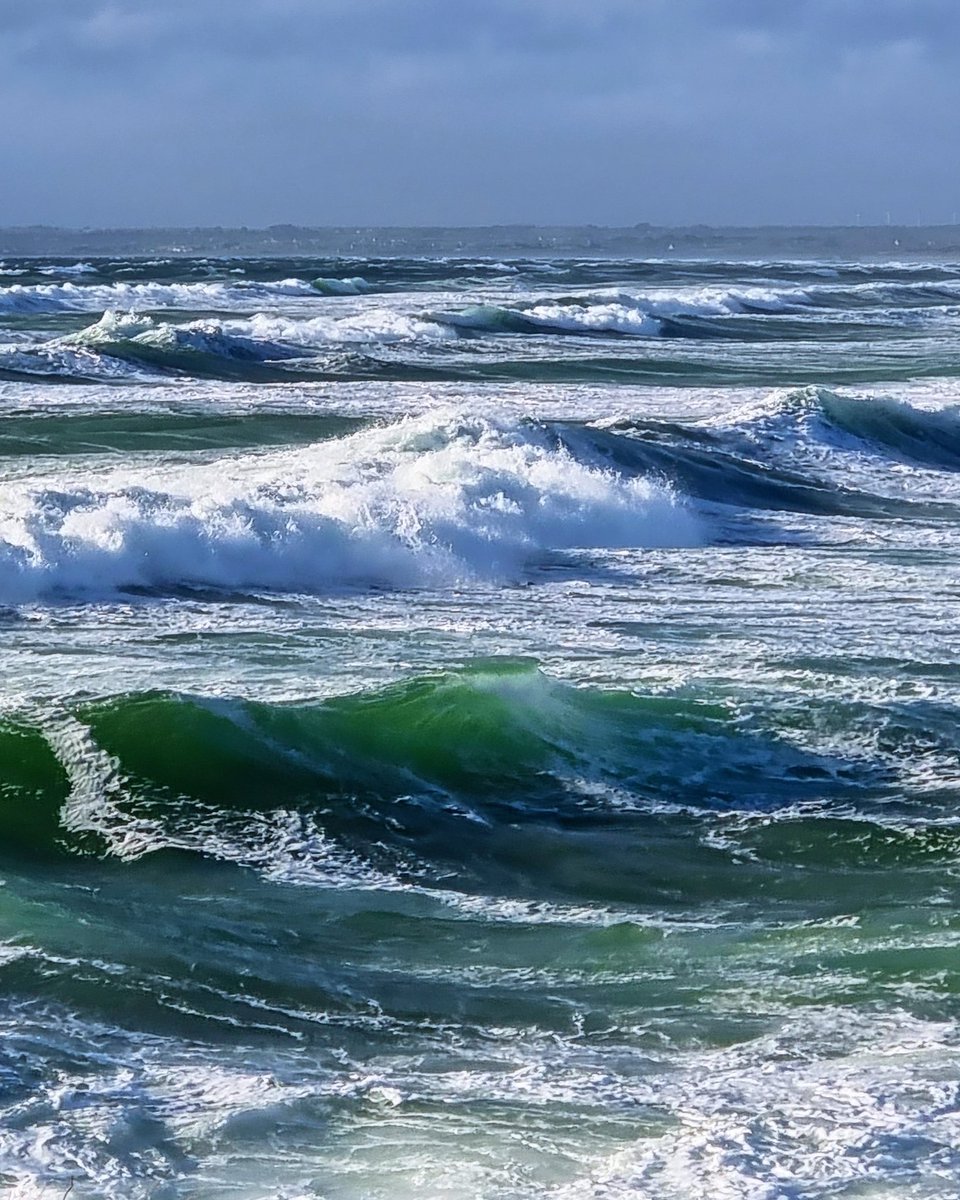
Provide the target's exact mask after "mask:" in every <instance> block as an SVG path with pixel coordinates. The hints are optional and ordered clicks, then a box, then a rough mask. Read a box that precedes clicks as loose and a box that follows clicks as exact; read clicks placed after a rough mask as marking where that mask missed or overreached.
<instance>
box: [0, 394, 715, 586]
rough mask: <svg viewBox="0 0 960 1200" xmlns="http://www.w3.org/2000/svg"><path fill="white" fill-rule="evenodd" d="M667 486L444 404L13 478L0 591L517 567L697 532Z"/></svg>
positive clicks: (395, 579) (395, 577)
mask: <svg viewBox="0 0 960 1200" xmlns="http://www.w3.org/2000/svg"><path fill="white" fill-rule="evenodd" d="M700 540H701V537H700V530H699V526H698V523H697V521H696V519H695V518H694V517H693V516H692V515H691V514H690V513H689V512H688V511H687V510H686V509H685V508H684V506H683V505H682V504H681V503H679V502H678V500H677V498H676V497H675V495H674V494H673V493H672V492H671V491H670V490H669V489H668V488H666V487H665V486H663V485H660V484H657V483H654V482H652V481H650V480H647V479H645V478H625V477H623V476H621V475H619V474H616V473H614V472H611V471H609V470H606V469H603V468H602V467H601V466H599V465H594V464H592V463H586V462H582V461H579V460H577V459H575V458H573V457H572V456H571V455H570V454H569V453H568V452H566V451H565V450H563V449H561V448H560V447H559V446H558V445H557V444H556V442H555V441H554V440H553V439H551V437H550V436H549V434H548V433H547V432H546V431H544V430H539V429H536V428H531V427H526V426H522V425H518V424H512V423H498V422H495V421H492V420H484V419H479V418H463V417H460V416H459V415H456V414H446V415H442V414H441V415H437V414H433V415H430V416H424V417H420V418H411V419H407V420H402V421H400V422H398V423H397V424H394V425H391V426H388V427H385V428H379V429H374V430H367V431H364V432H362V433H357V434H354V435H352V436H350V437H346V438H342V439H340V440H338V441H335V442H329V441H328V442H324V443H320V444H317V445H314V446H308V447H304V448H298V449H295V450H289V449H287V450H284V451H281V452H276V453H273V454H246V455H237V456H234V457H233V458H226V459H220V460H218V463H217V466H216V468H215V469H211V468H210V467H209V466H206V465H199V466H198V465H196V464H192V465H190V466H189V467H183V468H173V467H169V468H163V469H160V470H158V471H155V472H154V473H152V474H145V473H144V472H143V471H140V472H132V473H131V472H130V471H126V472H125V471H123V470H117V471H114V472H112V473H111V474H110V475H107V476H99V475H98V476H97V477H96V482H95V486H90V482H89V478H88V477H86V476H83V475H81V476H79V477H77V476H73V477H67V478H64V477H62V476H54V477H52V478H49V479H47V480H45V481H37V480H33V481H32V482H31V483H29V484H28V483H27V482H26V481H24V482H20V483H18V484H13V485H11V486H10V487H9V488H8V489H7V496H6V503H5V506H4V511H3V513H2V514H0V601H2V602H6V603H18V602H24V601H29V600H31V599H34V598H37V597H42V596H50V595H55V594H58V593H67V594H91V593H92V594H98V593H101V594H102V593H110V592H112V591H116V590H118V589H129V588H148V589H163V588H169V587H177V586H211V587H223V588H266V589H278V590H284V591H314V590H323V589H326V588H329V587H331V586H336V585H341V584H352V585H358V586H370V585H386V586H400V587H403V586H445V585H450V584H455V583H466V582H469V581H471V580H477V579H487V580H491V579H492V580H502V579H508V580H512V579H519V578H521V577H522V576H523V573H524V571H525V570H526V569H527V568H528V566H529V565H530V564H531V563H535V562H537V561H538V560H541V559H542V558H543V556H544V555H545V554H549V553H550V552H551V551H563V550H568V549H574V548H581V547H586V548H595V547H617V546H629V547H643V546H676V545H691V544H696V543H698V542H699V541H700Z"/></svg>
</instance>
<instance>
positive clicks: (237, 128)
mask: <svg viewBox="0 0 960 1200" xmlns="http://www.w3.org/2000/svg"><path fill="white" fill-rule="evenodd" d="M958 210H960V0H0V226H3V225H20V224H58V225H65V226H71V227H84V226H144V225H168V226H169V225H230V226H235V225H248V226H251V227H254V226H263V225H269V224H275V223H285V222H290V223H294V224H305V225H378V224H394V225H483V224H509V223H537V224H587V223H590V224H597V225H633V224H636V223H639V222H644V221H649V222H651V223H653V224H670V225H683V224H696V223H705V224H714V225H720V224H736V225H750V224H781V223H782V224H789V223H794V224H807V223H810V224H832V223H838V224H855V223H858V222H862V223H864V224H882V223H884V222H885V221H886V219H887V214H888V213H889V214H890V219H891V220H892V221H893V222H894V223H904V224H913V223H941V222H944V223H945V222H950V221H952V220H954V219H955V216H954V214H956V213H957V212H958Z"/></svg>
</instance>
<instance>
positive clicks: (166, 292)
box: [0, 279, 318, 313]
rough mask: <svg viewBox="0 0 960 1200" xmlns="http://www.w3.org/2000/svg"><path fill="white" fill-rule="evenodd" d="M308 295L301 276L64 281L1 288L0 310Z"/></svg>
mask: <svg viewBox="0 0 960 1200" xmlns="http://www.w3.org/2000/svg"><path fill="white" fill-rule="evenodd" d="M297 297H301V298H302V297H312V298H313V299H318V293H317V291H316V290H315V289H314V288H313V287H312V286H311V285H310V284H309V283H306V282H305V281H304V280H302V279H282V280H279V281H277V282H275V283H256V282H253V281H246V280H236V281H234V282H231V283H219V282H203V283H150V282H146V283H111V284H104V285H96V284H79V283H74V282H72V281H65V282H63V283H43V284H34V285H28V284H13V285H11V286H10V287H6V288H0V312H8V313H43V312H102V311H104V310H106V309H139V310H141V311H143V310H145V309H158V308H186V309H193V310H209V309H213V310H217V309H223V310H234V309H241V310H249V309H251V308H257V307H261V306H263V305H265V304H277V305H280V304H283V303H285V302H289V300H290V299H291V298H294V299H295V298H297Z"/></svg>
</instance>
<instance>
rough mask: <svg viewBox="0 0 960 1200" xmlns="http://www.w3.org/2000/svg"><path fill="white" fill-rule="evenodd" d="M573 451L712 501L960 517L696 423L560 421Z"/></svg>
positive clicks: (828, 512) (881, 516) (880, 516)
mask: <svg viewBox="0 0 960 1200" xmlns="http://www.w3.org/2000/svg"><path fill="white" fill-rule="evenodd" d="M555 428H556V429H557V434H558V437H559V438H560V441H561V443H562V444H563V445H564V446H566V447H568V448H569V449H570V450H571V452H572V453H574V454H579V455H584V454H585V453H588V452H589V450H592V451H593V452H594V453H596V454H599V455H600V456H601V459H602V460H605V461H608V462H610V463H611V464H615V466H616V468H617V469H619V470H626V471H630V472H641V473H645V474H650V475H653V476H661V477H663V478H665V479H666V480H668V481H670V482H671V483H672V484H674V485H675V486H676V487H677V488H678V489H679V490H680V491H681V492H682V493H683V494H684V495H687V496H690V497H693V498H694V499H697V500H703V501H707V502H709V503H711V504H723V505H733V506H736V507H741V508H752V509H767V510H771V511H774V512H777V511H779V512H797V513H808V514H811V515H820V516H840V517H857V518H861V519H866V520H896V519H902V518H914V519H917V520H946V521H956V520H957V519H958V517H960V511H958V509H957V507H956V505H953V504H949V503H938V502H930V501H919V500H911V499H904V498H899V497H887V496H881V495H876V494H873V493H870V492H868V491H865V490H862V489H857V488H852V487H847V486H843V485H840V484H838V483H836V482H835V481H834V480H830V479H826V478H825V479H817V478H816V477H815V476H811V474H810V473H809V472H807V473H804V472H803V471H801V470H799V469H796V468H791V467H790V465H789V464H788V463H787V464H785V463H782V462H778V461H777V459H776V458H775V457H774V458H773V459H772V461H771V460H766V461H764V460H760V459H758V458H756V457H751V456H749V455H747V454H745V453H744V452H743V451H742V450H741V449H740V448H739V447H738V446H737V445H736V442H734V443H733V444H732V445H729V444H725V443H724V442H723V441H722V440H720V439H718V438H717V436H716V435H711V434H710V433H709V432H708V431H705V430H702V429H699V428H697V427H693V426H691V427H687V428H685V429H678V428H677V427H676V426H670V425H662V426H659V425H658V424H657V423H654V422H647V423H642V424H640V425H639V426H637V425H635V424H634V423H633V422H631V421H619V422H615V423H612V424H610V425H607V426H606V427H604V428H597V427H595V426H577V425H572V424H570V425H557V426H556V427H555Z"/></svg>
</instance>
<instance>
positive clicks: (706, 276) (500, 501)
mask: <svg viewBox="0 0 960 1200" xmlns="http://www.w3.org/2000/svg"><path fill="white" fill-rule="evenodd" d="M514 248H515V249H516V247H514ZM958 303H960V268H958V267H957V265H956V264H955V263H950V262H932V261H930V262H916V263H904V262H890V261H880V260H877V261H873V262H863V263H851V262H826V261H820V262H789V263H788V262H754V263H731V262H710V261H700V262H695V261H686V262H682V261H676V260H674V259H672V258H671V260H670V261H667V262H639V261H627V260H607V261H599V260H588V259H579V258H578V259H571V258H568V259H562V258H549V257H544V258H539V259H535V258H529V257H520V256H517V255H516V254H512V253H509V247H507V248H505V250H504V256H503V257H497V258H493V257H491V258H469V257H460V258H445V259H432V260H429V259H409V258H407V259H404V258H364V259H360V258H351V259H308V258H302V259H297V258H283V259H279V258H278V259H270V258H263V259H238V258H230V259H223V260H213V259H203V260H201V259H197V258H187V257H179V256H168V257H163V258H156V259H153V260H150V261H146V260H138V259H124V260H121V259H119V258H117V259H114V260H106V259H102V258H95V259H88V260H83V261H73V260H70V261H67V260H50V261H42V260H37V259H33V260H23V261H14V260H5V261H4V262H3V263H0V473H2V480H0V681H2V682H0V982H2V984H3V987H2V989H0V1190H2V1189H6V1190H8V1191H10V1192H11V1194H12V1195H16V1196H23V1197H27V1196H39V1195H41V1194H43V1195H48V1196H56V1195H60V1196H62V1195H64V1194H65V1193H66V1192H67V1191H68V1189H69V1190H71V1195H75V1196H76V1197H77V1198H78V1200H84V1198H85V1197H90V1198H91V1200H93V1198H94V1197H97V1198H99V1197H109V1198H110V1200H148V1198H149V1200H166V1198H168V1197H174V1196H176V1197H183V1198H185V1200H186V1198H187V1197H189V1198H190V1200H223V1198H224V1197H225V1196H227V1195H230V1196H232V1197H237V1198H239V1200H263V1197H266V1196H270V1197H282V1198H284V1200H305V1198H306V1197H320V1196H322V1197H328V1198H331V1200H333V1198H337V1200H360V1198H361V1197H363V1198H365V1200H366V1198H373V1197H390V1198H391V1200H402V1198H403V1197H406V1196H412V1195H417V1196H419V1197H431V1198H432V1197H445V1196H454V1195H456V1196H458V1197H460V1196H462V1197H467V1198H470V1200H473V1198H476V1200H493V1198H500V1200H504V1198H506V1197H509V1198H510V1200H534V1198H536V1200H541V1198H542V1197H553V1198H554V1200H580V1198H586V1197H590V1198H591V1200H614V1198H619V1200H622V1198H624V1197H627V1196H631V1197H632V1196H644V1197H649V1200H703V1198H704V1197H710V1198H711V1200H714V1198H716V1200H719V1198H720V1197H727V1196H729V1197H734V1196H736V1197H747V1198H749V1200H779V1198H780V1197H781V1196H783V1197H787V1196H789V1197H791V1200H828V1198H830V1200H836V1198H838V1197H844V1200H852V1197H854V1196H857V1197H866V1196H871V1197H873V1196H876V1197H880V1196H883V1197H893V1196H897V1197H898V1200H899V1197H905V1198H908V1200H941V1197H942V1198H943V1200H946V1197H947V1196H950V1197H952V1196H953V1195H954V1194H955V1193H957V1192H958V1190H960V1158H958V1155H957V1150H956V1146H957V1137H956V1120H957V1097H958V1095H960V1092H958V1088H960V1056H958V1046H957V1037H956V1030H957V1021H958V1019H960V1008H958V997H960V972H958V956H957V953H956V947H957V938H958V933H960V925H958V919H957V916H956V913H957V909H958V901H960V894H958V882H957V871H956V865H957V861H958V854H960V840H958V839H960V804H958V797H960V750H958V744H960V743H958V728H960V651H958V648H957V645H956V644H955V642H956V639H955V638H954V637H953V635H952V631H953V630H954V628H955V627H956V626H957V623H958V620H960V612H958V597H960V533H958V531H960V524H958V514H960V476H958V471H957V468H958V464H960V438H958V429H960V425H958V416H957V411H958V410H957V397H958V395H960V389H958V378H960V368H958V362H960V359H958V345H960V344H958V329H960V326H958V324H957V308H958Z"/></svg>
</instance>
